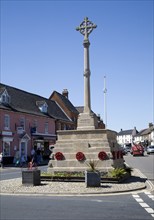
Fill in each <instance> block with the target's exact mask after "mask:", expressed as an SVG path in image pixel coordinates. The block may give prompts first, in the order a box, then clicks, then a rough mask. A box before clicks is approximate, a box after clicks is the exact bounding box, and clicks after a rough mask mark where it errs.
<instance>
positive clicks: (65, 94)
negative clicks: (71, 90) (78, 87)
mask: <svg viewBox="0 0 154 220" xmlns="http://www.w3.org/2000/svg"><path fill="white" fill-rule="evenodd" d="M62 95H63V96H65V97H66V98H67V99H68V90H67V89H63V92H62Z"/></svg>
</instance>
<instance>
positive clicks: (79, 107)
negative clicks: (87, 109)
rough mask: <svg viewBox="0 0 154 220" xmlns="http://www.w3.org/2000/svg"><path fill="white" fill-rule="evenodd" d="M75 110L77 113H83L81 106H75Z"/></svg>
mask: <svg viewBox="0 0 154 220" xmlns="http://www.w3.org/2000/svg"><path fill="white" fill-rule="evenodd" d="M76 110H77V111H78V112H79V113H83V110H84V107H83V106H77V107H76Z"/></svg>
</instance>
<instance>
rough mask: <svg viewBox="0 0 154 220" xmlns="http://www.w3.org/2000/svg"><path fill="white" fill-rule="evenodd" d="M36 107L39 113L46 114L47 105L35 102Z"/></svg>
mask: <svg viewBox="0 0 154 220" xmlns="http://www.w3.org/2000/svg"><path fill="white" fill-rule="evenodd" d="M36 105H37V106H38V108H39V109H40V111H41V112H43V113H47V111H48V105H47V103H46V102H45V101H37V102H36Z"/></svg>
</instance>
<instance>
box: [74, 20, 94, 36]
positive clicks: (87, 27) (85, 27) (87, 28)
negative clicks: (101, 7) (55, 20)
mask: <svg viewBox="0 0 154 220" xmlns="http://www.w3.org/2000/svg"><path fill="white" fill-rule="evenodd" d="M96 27H97V25H96V24H93V23H92V22H91V21H89V20H88V18H87V17H85V18H84V21H83V22H82V23H81V24H80V26H79V27H77V28H76V30H77V31H80V33H81V34H83V35H84V39H85V40H88V36H89V34H90V33H91V32H92V31H93V29H94V28H96Z"/></svg>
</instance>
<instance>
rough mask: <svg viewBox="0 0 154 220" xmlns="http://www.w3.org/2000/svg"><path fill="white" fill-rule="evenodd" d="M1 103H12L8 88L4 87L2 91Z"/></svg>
mask: <svg viewBox="0 0 154 220" xmlns="http://www.w3.org/2000/svg"><path fill="white" fill-rule="evenodd" d="M0 103H3V104H9V103H10V96H9V94H8V92H7V90H6V89H2V92H1V93H0Z"/></svg>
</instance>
